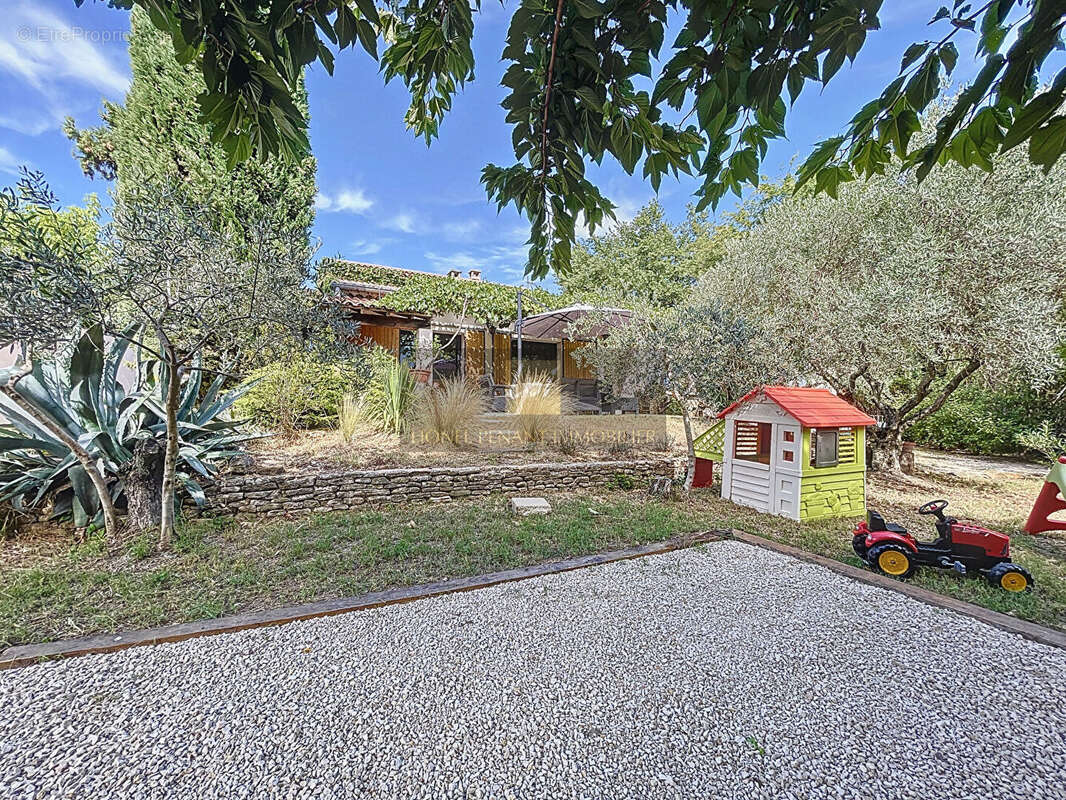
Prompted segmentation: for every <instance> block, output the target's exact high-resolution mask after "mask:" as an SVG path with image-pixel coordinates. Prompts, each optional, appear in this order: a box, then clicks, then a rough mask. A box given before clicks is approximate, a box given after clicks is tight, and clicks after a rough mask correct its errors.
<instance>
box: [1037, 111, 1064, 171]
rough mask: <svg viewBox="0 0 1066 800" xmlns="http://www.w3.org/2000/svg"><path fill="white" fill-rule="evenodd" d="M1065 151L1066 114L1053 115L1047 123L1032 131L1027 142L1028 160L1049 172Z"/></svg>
mask: <svg viewBox="0 0 1066 800" xmlns="http://www.w3.org/2000/svg"><path fill="white" fill-rule="evenodd" d="M1063 152H1066V116H1057V117H1053V118H1052V119H1051V120H1050V121H1049V122H1048V124H1047V125H1044V126H1043V127H1042V128H1038V129H1037V130H1035V131H1033V135H1032V139H1031V140H1030V142H1029V160H1030V161H1032V162H1033V163H1034V164H1036V165H1037V166H1040V167H1043V168H1044V172H1050V171H1051V168H1052V167H1054V166H1055V163H1056V162H1057V161H1058V160H1059V158H1061V157H1062V154H1063Z"/></svg>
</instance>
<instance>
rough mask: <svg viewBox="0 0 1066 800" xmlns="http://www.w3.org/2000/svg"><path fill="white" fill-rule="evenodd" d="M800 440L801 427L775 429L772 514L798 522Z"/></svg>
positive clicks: (787, 426)
mask: <svg viewBox="0 0 1066 800" xmlns="http://www.w3.org/2000/svg"><path fill="white" fill-rule="evenodd" d="M801 441H802V438H801V431H800V428H799V426H798V425H781V424H778V425H775V426H774V445H773V448H772V460H771V464H772V466H773V472H772V475H771V498H770V511H771V512H772V513H774V514H779V515H781V516H782V517H791V518H792V519H799V507H800V505H799V504H800V498H799V495H800V472H801V467H800V443H801Z"/></svg>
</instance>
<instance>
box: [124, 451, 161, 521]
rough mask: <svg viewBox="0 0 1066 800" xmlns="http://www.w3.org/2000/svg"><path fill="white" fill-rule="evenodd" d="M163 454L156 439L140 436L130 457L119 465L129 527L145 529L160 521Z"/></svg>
mask: <svg viewBox="0 0 1066 800" xmlns="http://www.w3.org/2000/svg"><path fill="white" fill-rule="evenodd" d="M164 454H165V451H164V448H163V447H162V446H160V444H159V442H158V441H157V440H156V439H154V438H152V439H140V440H139V441H138V442H137V444H136V445H134V447H133V457H132V458H131V459H130V460H129V461H128V462H126V463H125V464H124V465H123V466H122V482H123V483H124V484H125V487H126V509H127V511H126V514H127V522H128V523H129V527H130V529H132V530H135V531H145V530H148V529H149V528H156V527H157V526H159V525H160V524H161V523H162V510H163V502H162V498H163V459H164Z"/></svg>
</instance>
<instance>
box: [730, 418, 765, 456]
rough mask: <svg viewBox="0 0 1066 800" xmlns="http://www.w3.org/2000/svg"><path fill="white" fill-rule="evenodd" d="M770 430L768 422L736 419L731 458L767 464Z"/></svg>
mask: <svg viewBox="0 0 1066 800" xmlns="http://www.w3.org/2000/svg"><path fill="white" fill-rule="evenodd" d="M770 431H771V426H770V423H769V422H747V421H742V420H738V421H737V422H736V423H735V428H734V431H733V458H736V459H739V460H740V461H757V462H759V463H760V464H769V463H770V435H771V432H770Z"/></svg>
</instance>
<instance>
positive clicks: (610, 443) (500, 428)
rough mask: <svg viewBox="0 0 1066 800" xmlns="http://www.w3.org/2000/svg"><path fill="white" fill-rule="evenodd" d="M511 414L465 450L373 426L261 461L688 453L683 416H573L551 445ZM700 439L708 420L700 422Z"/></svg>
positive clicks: (255, 450) (273, 450) (305, 464)
mask: <svg viewBox="0 0 1066 800" xmlns="http://www.w3.org/2000/svg"><path fill="white" fill-rule="evenodd" d="M513 420H514V418H513V417H511V416H510V415H508V416H504V415H502V414H485V415H483V416H482V417H481V419H480V420H479V422H478V424H477V425H476V426H475V427H474V428H473V429H471V430H470V431H466V432H465V434H464V437H463V442H462V443H461V445H460V446H459V447H455V446H453V445H452V444H451V443H439V442H435V441H432V437H429V436H427V435H425V434H423V433H420V432H411V433H408V434H406V435H404V436H399V437H397V436H391V435H388V434H384V433H381V432H380V431H377V430H374V429H373V428H369V427H368V428H365V429H363V430H360V431H358V432H357V433H356V435H355V436H354V437H353V438H352V441H350V442H349V441H345V440H344V437H343V436H342V435H341V433H340V432H339V431H335V430H334V431H303V432H301V433H300V434H299V437H298V438H297V439H295V440H285V439H282V438H281V437H271V438H269V439H261V440H259V441H257V442H255V443H254V444H253V446H252V450H251V452H252V457H253V458H254V459H255V460H256V462H257V463H259V464H262V465H265V466H272V467H277V466H281V467H287V468H299V469H309V468H311V469H313V468H315V467H337V466H345V467H353V468H365V469H384V468H389V467H437V466H441V467H443V466H450V467H462V466H474V465H478V464H530V463H535V462H543V461H552V462H580V461H600V460H617V459H632V458H660V457H662V456H664V455H677V456H683V455H684V453H685V433H684V427H683V425H682V422H681V418H680V417H678V416H670V415H657V414H620V415H615V414H610V415H606V414H605V415H581V414H568V415H563V416H560V417H558V419H557V420H553V421H552V422H551V423H550V425H549V426H548V429H547V431H546V435H545V438H544V441H543V442H539V443H537V444H529V443H523V442H522V441H521V438H520V437H519V436H518V435H517V432H516V431H515V430H514V429H513V427H511V426H512V425H513ZM693 427H694V431H695V434H696V435H698V434H699V433H701V432H702V431H703V430H705V429H706V427H707V423H706V422H703V421H698V422H696V423H695V424H694V426H693Z"/></svg>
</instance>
